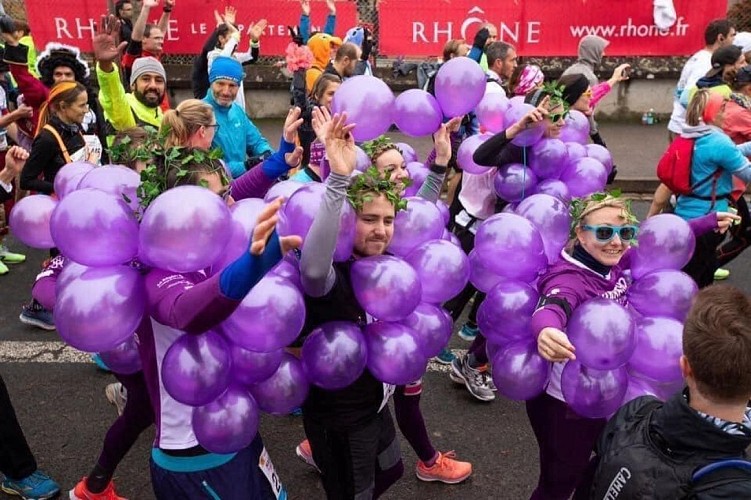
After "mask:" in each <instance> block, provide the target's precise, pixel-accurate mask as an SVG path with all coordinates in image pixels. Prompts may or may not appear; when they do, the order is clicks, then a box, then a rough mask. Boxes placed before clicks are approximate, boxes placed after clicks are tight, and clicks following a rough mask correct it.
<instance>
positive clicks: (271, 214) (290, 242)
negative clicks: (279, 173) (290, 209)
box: [250, 198, 302, 255]
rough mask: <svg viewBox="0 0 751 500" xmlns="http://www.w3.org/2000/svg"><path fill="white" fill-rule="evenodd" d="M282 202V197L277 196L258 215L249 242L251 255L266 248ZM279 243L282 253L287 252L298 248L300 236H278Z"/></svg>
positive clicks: (300, 242) (277, 219)
mask: <svg viewBox="0 0 751 500" xmlns="http://www.w3.org/2000/svg"><path fill="white" fill-rule="evenodd" d="M282 203H284V198H277V199H276V200H274V201H273V202H271V203H270V204H268V205H267V206H266V208H264V209H263V211H262V212H261V214H260V215H259V216H258V222H257V223H256V227H255V228H254V229H253V237H252V239H251V242H250V253H251V254H253V255H261V254H262V253H263V251H264V250H266V243H267V242H268V241H269V237H270V236H271V234H272V233H273V232H274V229H275V228H276V223H277V222H278V221H279V216H278V215H277V213H278V212H279V208H281V206H282ZM279 243H280V244H281V247H282V253H283V254H284V253H287V252H289V251H290V250H292V249H293V248H298V247H300V245H302V238H300V237H299V236H294V235H292V236H280V237H279Z"/></svg>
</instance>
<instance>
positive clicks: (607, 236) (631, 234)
mask: <svg viewBox="0 0 751 500" xmlns="http://www.w3.org/2000/svg"><path fill="white" fill-rule="evenodd" d="M582 229H584V230H586V231H592V232H593V233H595V239H597V241H599V242H600V243H607V242H609V241H610V240H612V239H613V238H615V235H616V234H618V237H619V238H620V239H621V241H631V240H633V239H635V238H636V233H638V232H639V228H638V227H637V226H590V225H584V226H582Z"/></svg>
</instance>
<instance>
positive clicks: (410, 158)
mask: <svg viewBox="0 0 751 500" xmlns="http://www.w3.org/2000/svg"><path fill="white" fill-rule="evenodd" d="M394 146H396V147H397V148H399V151H400V152H401V154H402V158H404V161H405V162H407V163H408V164H409V163H413V162H419V161H420V160H419V159H418V158H417V152H416V151H415V148H413V147H412V146H410V145H409V144H407V143H406V142H397V143H395V144H394Z"/></svg>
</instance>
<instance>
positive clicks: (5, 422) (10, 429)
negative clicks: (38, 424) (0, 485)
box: [0, 376, 37, 480]
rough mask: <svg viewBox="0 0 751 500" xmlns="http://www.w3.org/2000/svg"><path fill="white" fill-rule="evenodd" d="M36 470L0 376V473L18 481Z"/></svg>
mask: <svg viewBox="0 0 751 500" xmlns="http://www.w3.org/2000/svg"><path fill="white" fill-rule="evenodd" d="M36 470H37V463H36V461H35V460H34V455H33V454H32V453H31V450H30V449H29V445H28V443H27V442H26V438H25V437H24V435H23V431H22V430H21V426H20V425H19V423H18V420H17V419H16V412H15V410H13V404H12V403H11V401H10V394H8V389H7V387H5V382H4V381H3V377H2V376H0V472H2V473H3V474H5V475H6V476H7V477H9V478H10V479H15V480H19V479H24V478H25V477H27V476H30V475H31V474H33V473H34V472H36Z"/></svg>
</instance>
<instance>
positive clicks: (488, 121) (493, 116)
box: [475, 92, 511, 134]
mask: <svg viewBox="0 0 751 500" xmlns="http://www.w3.org/2000/svg"><path fill="white" fill-rule="evenodd" d="M510 105H511V104H510V103H509V100H508V98H507V97H506V96H505V95H503V94H501V93H500V92H490V93H486V94H485V95H484V96H483V98H482V100H481V101H480V103H479V104H478V105H477V107H476V108H475V115H476V116H477V119H478V121H479V122H480V126H481V127H482V128H483V129H485V130H487V131H488V132H492V133H494V134H497V133H498V132H501V131H502V130H503V129H505V128H506V127H505V121H504V119H503V117H504V116H505V114H506V111H508V108H509V106H510Z"/></svg>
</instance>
